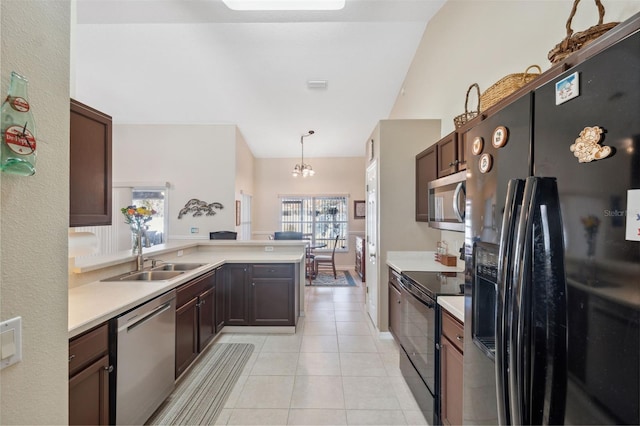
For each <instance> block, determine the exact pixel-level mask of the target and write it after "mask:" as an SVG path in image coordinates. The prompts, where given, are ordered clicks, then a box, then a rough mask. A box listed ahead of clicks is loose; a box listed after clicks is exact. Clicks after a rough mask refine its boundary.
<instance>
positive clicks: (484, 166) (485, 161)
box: [478, 153, 493, 173]
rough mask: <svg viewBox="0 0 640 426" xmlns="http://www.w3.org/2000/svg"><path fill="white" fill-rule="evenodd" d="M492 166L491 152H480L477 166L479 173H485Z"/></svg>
mask: <svg viewBox="0 0 640 426" xmlns="http://www.w3.org/2000/svg"><path fill="white" fill-rule="evenodd" d="M492 166H493V157H492V156H491V154H487V153H485V154H482V156H481V157H480V161H479V162H478V168H479V169H480V173H487V172H489V171H490V170H491V167H492Z"/></svg>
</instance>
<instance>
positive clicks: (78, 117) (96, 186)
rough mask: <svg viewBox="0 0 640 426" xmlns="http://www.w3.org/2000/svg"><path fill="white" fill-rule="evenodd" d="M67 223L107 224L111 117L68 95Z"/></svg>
mask: <svg viewBox="0 0 640 426" xmlns="http://www.w3.org/2000/svg"><path fill="white" fill-rule="evenodd" d="M69 161H70V164H69V226H71V227H74V226H100V225H111V117H110V116H108V115H106V114H104V113H102V112H100V111H97V110H95V109H93V108H91V107H88V106H87V105H84V104H81V103H80V102H77V101H75V100H73V99H71V115H70V146H69Z"/></svg>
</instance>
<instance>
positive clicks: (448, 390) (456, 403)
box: [440, 309, 464, 425]
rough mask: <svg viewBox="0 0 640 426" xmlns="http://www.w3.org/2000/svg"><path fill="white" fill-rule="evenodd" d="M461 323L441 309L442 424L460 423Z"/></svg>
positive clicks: (461, 390) (462, 334) (462, 333)
mask: <svg viewBox="0 0 640 426" xmlns="http://www.w3.org/2000/svg"><path fill="white" fill-rule="evenodd" d="M463 337H464V328H463V325H462V324H461V323H460V322H459V321H458V320H457V319H455V318H454V317H453V316H451V314H449V313H448V312H447V311H446V310H444V309H443V310H442V335H441V338H440V418H441V420H442V424H444V425H461V424H462V393H463V389H462V384H463V383H462V371H463V359H464V358H463V347H464V345H463V340H462V339H463Z"/></svg>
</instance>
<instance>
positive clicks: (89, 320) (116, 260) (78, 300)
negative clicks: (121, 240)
mask: <svg viewBox="0 0 640 426" xmlns="http://www.w3.org/2000/svg"><path fill="white" fill-rule="evenodd" d="M221 243H222V244H221ZM234 243H235V244H234ZM238 243H240V244H238ZM272 243H274V241H261V242H259V243H256V242H254V243H252V244H251V243H249V242H247V243H244V244H243V243H241V242H236V241H233V242H231V241H229V242H226V241H225V242H215V243H211V242H209V241H203V242H202V243H198V242H196V243H194V242H193V241H191V242H185V243H184V244H180V243H176V242H174V243H170V244H163V245H162V246H163V247H158V248H156V250H153V251H152V250H149V251H147V250H145V257H147V256H148V255H149V254H152V255H154V256H158V255H160V254H161V255H163V256H162V257H163V259H162V261H163V262H165V263H202V264H203V266H201V267H199V268H197V269H193V270H190V271H186V272H185V273H183V274H180V275H179V276H177V277H176V278H173V279H170V280H163V281H100V280H101V279H105V278H108V277H111V276H115V275H118V272H114V267H118V266H120V267H122V265H125V264H127V263H131V262H132V260H134V259H135V257H133V256H131V252H130V251H129V252H128V254H127V253H122V255H120V256H119V255H114V256H105V257H104V258H95V259H86V260H84V262H83V263H80V265H84V266H79V267H77V268H71V270H72V271H74V272H75V273H80V272H91V276H92V277H94V278H95V280H94V281H91V282H88V283H85V284H82V285H78V286H75V287H73V288H69V312H68V318H69V323H68V326H69V338H72V337H75V336H77V335H79V334H81V333H83V332H84V331H87V330H90V329H91V328H93V327H95V326H97V325H99V324H101V323H103V322H105V321H108V320H109V319H111V318H114V317H116V316H118V315H120V314H122V313H123V312H126V311H128V310H130V309H132V308H134V307H136V306H138V305H140V304H142V303H144V302H146V301H149V300H151V299H153V298H155V297H157V296H159V295H161V294H163V293H166V292H167V291H169V290H171V289H174V288H176V287H178V286H180V285H181V284H184V283H186V282H188V281H190V280H192V279H193V278H196V277H198V276H200V275H202V274H204V273H206V272H208V271H211V270H213V269H215V268H218V267H220V266H223V265H224V264H226V263H298V264H300V265H301V264H302V262H303V259H304V253H305V251H304V250H305V246H304V244H303V243H300V242H299V241H298V242H296V243H293V244H292V243H291V242H289V244H277V243H278V242H275V243H276V244H272ZM265 245H268V246H270V247H273V246H281V247H280V248H282V249H283V251H280V252H279V251H265V249H264V247H265ZM188 249H189V252H188V253H187V250H188ZM178 250H180V251H182V250H184V251H185V254H184V255H181V256H177V253H178ZM299 269H300V270H301V271H302V273H304V268H302V267H300V268H299ZM102 271H104V272H102ZM100 275H101V276H100ZM94 278H92V279H94ZM301 285H304V278H303V279H302V280H301ZM302 293H304V292H302ZM301 298H302V295H301ZM301 302H303V301H301ZM301 306H304V305H303V304H302V303H301Z"/></svg>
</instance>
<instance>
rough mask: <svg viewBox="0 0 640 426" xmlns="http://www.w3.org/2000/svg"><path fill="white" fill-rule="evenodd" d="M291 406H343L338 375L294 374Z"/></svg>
mask: <svg viewBox="0 0 640 426" xmlns="http://www.w3.org/2000/svg"><path fill="white" fill-rule="evenodd" d="M291 408H336V409H343V408H344V392H343V390H342V377H340V376H296V380H295V383H294V385H293V396H292V397H291Z"/></svg>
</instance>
